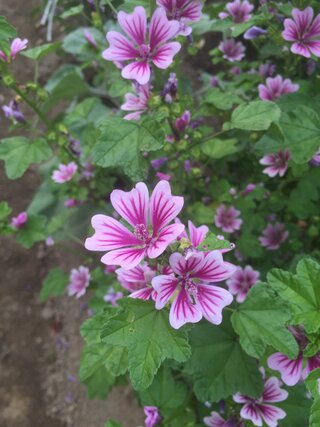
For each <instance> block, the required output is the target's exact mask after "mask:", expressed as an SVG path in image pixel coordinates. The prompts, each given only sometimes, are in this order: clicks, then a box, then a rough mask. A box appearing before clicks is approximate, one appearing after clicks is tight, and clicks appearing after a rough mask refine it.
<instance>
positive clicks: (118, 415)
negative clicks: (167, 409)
mask: <svg viewBox="0 0 320 427" xmlns="http://www.w3.org/2000/svg"><path fill="white" fill-rule="evenodd" d="M39 4H41V1H40V0H28V1H25V0H11V1H10V2H9V1H8V0H0V15H4V16H6V17H7V18H8V20H9V21H10V22H11V23H12V24H13V25H15V26H16V27H17V28H18V30H19V36H20V37H27V38H28V39H29V40H30V44H31V45H35V44H36V43H37V42H38V41H39V39H40V40H41V37H42V33H43V30H42V29H35V28H36V25H35V24H36V22H37V21H36V18H34V17H33V18H32V17H31V12H32V10H34V9H35V8H36V7H37V6H38V5H39ZM26 5H27V6H26ZM33 16H34V15H33ZM35 16H36V15H35ZM15 67H16V69H15V72H16V75H17V76H19V78H21V80H22V81H24V80H25V77H26V74H27V75H28V74H29V75H31V73H32V70H31V69H30V68H29V62H28V61H27V60H26V59H25V58H21V57H20V58H19V59H17V60H16V63H15ZM47 67H48V66H47ZM48 68H51V69H52V64H50V67H48ZM4 101H6V102H7V101H8V94H7V93H0V104H3V103H4ZM0 116H1V122H0V137H1V138H3V137H6V136H7V134H6V126H7V125H8V122H7V121H6V119H5V118H4V117H3V115H2V113H1V112H0ZM38 184H39V179H38V176H37V173H36V170H31V171H28V172H27V173H26V174H25V175H24V176H23V177H22V178H21V179H19V180H16V181H9V180H7V179H6V177H5V174H4V172H3V163H2V162H1V163H0V200H8V202H9V204H10V206H11V207H12V208H13V210H14V214H16V213H18V212H20V211H22V210H24V209H25V208H26V207H27V205H28V203H29V202H30V200H31V199H32V196H33V194H34V192H35V190H36V188H37V186H38ZM78 264H79V261H78V259H77V258H76V257H75V256H68V257H66V255H65V254H64V253H61V252H60V251H58V250H57V249H56V248H55V247H51V248H50V249H48V248H46V247H45V246H44V245H38V246H36V247H35V248H34V249H32V250H30V251H27V250H24V249H23V248H21V247H20V246H19V245H17V244H16V243H15V242H14V241H13V239H5V238H0V271H1V276H0V426H1V427H100V426H101V427H103V426H104V422H105V421H106V419H107V418H109V417H110V418H114V419H116V420H118V421H120V422H122V423H123V425H124V427H136V426H138V425H143V418H144V417H143V414H142V411H141V409H140V408H139V407H138V405H137V402H136V401H135V398H134V396H133V394H132V392H131V391H129V390H128V389H124V388H117V389H116V390H114V392H112V393H111V394H110V396H109V398H108V400H107V401H97V400H94V401H89V400H87V398H86V395H85V394H86V391H85V388H84V387H82V385H81V384H80V383H79V381H78V379H77V371H78V366H79V357H80V352H81V347H82V340H81V337H80V336H79V325H80V324H81V323H82V322H83V320H85V318H86V317H87V313H86V310H85V309H84V308H83V302H82V301H80V302H79V301H78V300H75V299H72V298H68V297H64V298H61V299H57V300H52V301H50V302H48V303H46V304H40V303H39V301H38V293H39V289H40V287H41V281H42V279H43V277H45V275H46V274H47V271H48V269H50V268H52V267H53V266H57V265H59V266H62V267H63V268H64V269H65V271H68V270H69V269H70V268H72V267H76V266H77V265H78Z"/></svg>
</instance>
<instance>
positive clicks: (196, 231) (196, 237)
mask: <svg viewBox="0 0 320 427" xmlns="http://www.w3.org/2000/svg"><path fill="white" fill-rule="evenodd" d="M188 228H189V235H190V241H191V244H192V246H194V247H195V248H196V247H197V246H199V245H200V243H202V242H203V241H204V239H205V238H206V235H207V233H208V231H209V228H208V227H207V226H206V225H201V226H200V227H195V225H194V224H193V222H192V221H188Z"/></svg>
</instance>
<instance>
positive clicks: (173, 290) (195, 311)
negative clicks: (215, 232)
mask: <svg viewBox="0 0 320 427" xmlns="http://www.w3.org/2000/svg"><path fill="white" fill-rule="evenodd" d="M169 264H170V267H171V268H172V270H173V272H174V273H175V274H176V276H174V275H172V274H170V275H160V276H156V277H155V278H154V279H152V286H153V287H154V289H155V290H156V292H157V299H156V308H157V309H158V310H160V309H162V308H163V307H164V306H165V305H166V304H167V303H168V302H169V301H170V299H171V298H173V302H172V305H171V308H170V315H169V321H170V325H171V326H172V327H173V328H175V329H179V328H180V327H181V326H182V325H184V324H185V323H188V322H190V323H197V322H199V321H200V320H201V319H202V317H205V318H206V319H207V320H208V321H209V322H211V323H213V324H215V325H218V324H220V323H221V321H222V310H223V308H224V307H225V306H227V305H229V304H231V302H232V299H233V298H232V295H231V294H230V293H229V292H228V291H227V290H225V289H223V288H220V287H218V286H214V285H209V284H207V283H205V282H208V283H212V282H214V283H215V282H221V281H222V280H226V279H228V278H229V277H230V276H231V275H232V274H233V272H234V270H235V267H234V266H233V265H232V264H230V263H228V262H225V261H224V260H223V258H222V255H221V253H220V252H219V251H212V252H209V253H206V254H205V253H203V252H198V253H196V254H193V255H192V256H191V257H190V258H188V259H185V257H184V256H183V255H181V254H179V253H177V252H176V253H173V254H172V255H171V256H170V258H169Z"/></svg>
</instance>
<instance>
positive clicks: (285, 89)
mask: <svg viewBox="0 0 320 427" xmlns="http://www.w3.org/2000/svg"><path fill="white" fill-rule="evenodd" d="M258 89H259V97H260V99H262V101H274V100H276V99H278V98H280V96H282V95H285V94H287V93H293V92H297V90H299V85H298V84H294V83H292V81H291V80H290V79H284V80H283V77H282V76H280V75H279V74H278V75H277V76H276V77H268V78H267V80H266V84H265V85H263V84H260V85H259V86H258Z"/></svg>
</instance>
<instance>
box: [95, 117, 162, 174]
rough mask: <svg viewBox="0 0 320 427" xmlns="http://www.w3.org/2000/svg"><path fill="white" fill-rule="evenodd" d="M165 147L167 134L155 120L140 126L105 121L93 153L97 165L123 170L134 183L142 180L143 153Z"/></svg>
mask: <svg viewBox="0 0 320 427" xmlns="http://www.w3.org/2000/svg"><path fill="white" fill-rule="evenodd" d="M163 144H164V131H163V129H162V127H161V125H159V123H157V122H156V121H153V120H145V121H144V122H142V123H141V124H138V123H135V122H132V121H129V120H124V119H120V118H119V117H106V119H105V120H104V123H103V126H102V127H101V135H100V137H99V139H98V141H97V143H96V145H95V147H94V149H93V160H94V162H95V163H96V164H97V165H99V166H102V167H105V168H107V167H114V168H119V167H120V168H121V169H122V170H123V171H124V172H125V174H126V175H127V176H129V177H130V178H131V179H132V180H133V181H138V180H139V179H142V178H143V177H144V175H145V172H146V161H145V159H144V157H143V156H142V153H141V152H142V151H154V150H158V149H160V148H161V147H162V146H163Z"/></svg>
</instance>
